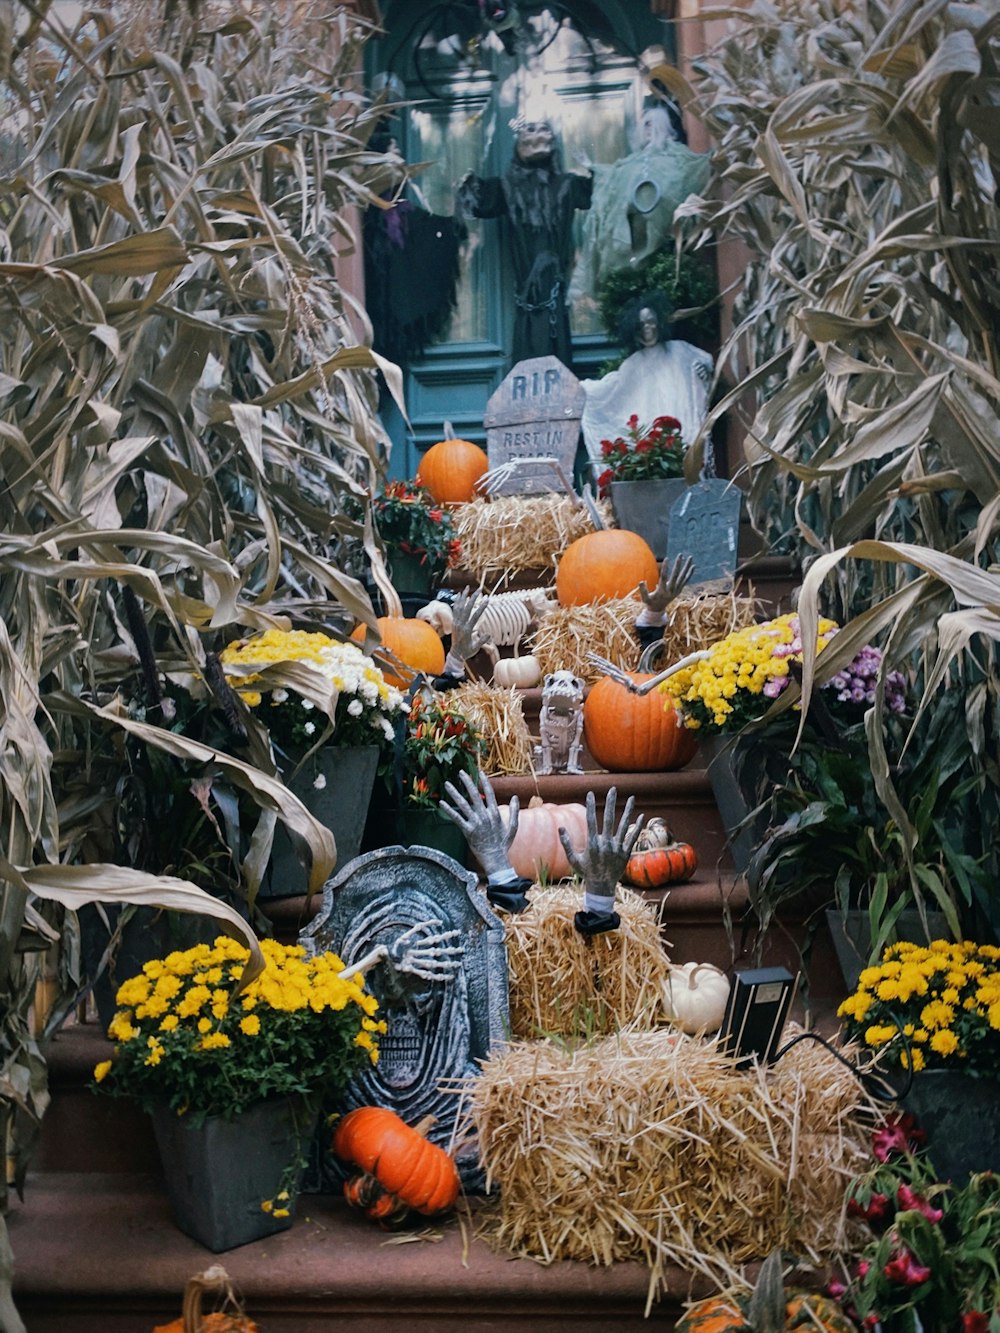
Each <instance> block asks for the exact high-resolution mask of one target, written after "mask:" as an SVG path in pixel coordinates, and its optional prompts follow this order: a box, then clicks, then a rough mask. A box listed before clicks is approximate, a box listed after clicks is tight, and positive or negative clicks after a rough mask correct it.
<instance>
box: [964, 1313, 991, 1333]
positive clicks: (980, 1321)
mask: <svg viewBox="0 0 1000 1333" xmlns="http://www.w3.org/2000/svg"><path fill="white" fill-rule="evenodd" d="M962 1333H990V1317H989V1315H988V1314H983V1313H982V1312H981V1311H979V1310H970V1311H969V1312H968V1314H964V1315H962Z"/></svg>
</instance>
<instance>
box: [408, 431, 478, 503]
mask: <svg viewBox="0 0 1000 1333" xmlns="http://www.w3.org/2000/svg"><path fill="white" fill-rule="evenodd" d="M444 429H445V434H446V435H448V436H450V437H453V436H454V430H453V429H452V425H451V422H450V421H446V422H445V423H444ZM489 466H490V464H489V459H488V458H487V457H486V454H485V453H484V452H483V450H482V449H480V447H479V445H478V444H473V443H472V441H471V440H456V439H454V438H449V439H447V440H439V441H438V442H437V444H432V445H431V447H430V448H429V449H428V450H427V452H426V453H425V454H424V456H423V458H421V460H420V467H419V469H418V470H417V481H418V483H419V484H420V485H421V486H425V487H426V488H427V490H429V491H430V493H431V495H433V497H434V499H435V500H437V502H438V504H463V503H465V502H466V501H468V500H472V499H474V498H475V494H476V483H477V482H478V481H479V479H480V477H481V476H482V475H483V474H484V473H485V472H487V471H489Z"/></svg>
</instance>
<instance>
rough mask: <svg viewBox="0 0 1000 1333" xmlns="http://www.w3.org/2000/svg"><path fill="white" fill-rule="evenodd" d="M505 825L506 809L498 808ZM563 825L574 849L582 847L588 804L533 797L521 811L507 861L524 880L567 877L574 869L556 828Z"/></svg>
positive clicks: (584, 839) (505, 807)
mask: <svg viewBox="0 0 1000 1333" xmlns="http://www.w3.org/2000/svg"><path fill="white" fill-rule="evenodd" d="M500 815H501V817H502V819H503V821H504V823H505V824H506V823H507V822H508V818H509V808H508V807H507V806H506V805H502V806H501V807H500ZM561 828H564V829H565V830H566V833H567V835H568V836H569V840H570V844H571V845H572V847H573V848H574V850H582V849H583V848H584V847H585V846H586V843H587V807H586V806H584V805H580V804H579V803H578V802H568V803H567V804H566V805H556V804H554V803H553V802H552V801H542V800H541V799H540V798H539V797H537V796H533V797H532V798H531V803H530V804H529V805H528V806H526V807H525V808H524V809H523V810H522V811H521V813H520V815H519V817H518V821H517V832H516V833H515V835H514V841H513V842H512V843H511V845H510V851H509V852H508V856H509V858H510V863H511V865H512V866H513V867H514V869H515V870H516V871H517V873H518V874H519V875H522V876H523V877H524V878H525V879H530V880H538V879H539V878H541V876H542V875H544V876H545V877H546V878H547V879H549V880H554V879H567V878H568V877H569V876H570V875H572V874H573V873H574V872H573V868H572V866H571V865H570V863H569V861H568V860H567V859H566V853H565V852H564V851H563V845H562V843H561V842H560V841H559V830H560V829H561Z"/></svg>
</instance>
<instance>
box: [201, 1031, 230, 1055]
mask: <svg viewBox="0 0 1000 1333" xmlns="http://www.w3.org/2000/svg"><path fill="white" fill-rule="evenodd" d="M231 1044H232V1043H231V1042H230V1040H229V1038H228V1037H227V1036H226V1034H225V1033H224V1032H210V1033H209V1034H208V1036H207V1037H202V1039H201V1041H200V1042H199V1043H198V1049H199V1050H200V1051H221V1050H225V1048H226V1047H227V1046H230V1045H231Z"/></svg>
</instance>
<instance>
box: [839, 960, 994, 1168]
mask: <svg viewBox="0 0 1000 1333" xmlns="http://www.w3.org/2000/svg"><path fill="white" fill-rule="evenodd" d="M838 1015H839V1016H840V1017H841V1018H842V1019H843V1020H844V1027H845V1030H846V1033H847V1035H848V1036H849V1037H852V1038H854V1039H855V1040H857V1041H858V1042H860V1043H862V1044H863V1045H865V1046H867V1047H869V1048H870V1049H872V1050H875V1051H877V1052H879V1055H880V1061H879V1063H880V1065H881V1067H882V1069H883V1070H884V1071H890V1072H891V1071H894V1070H898V1071H900V1072H901V1074H902V1075H903V1076H904V1077H905V1081H906V1083H907V1084H908V1086H905V1087H904V1090H903V1091H902V1092H901V1094H900V1095H901V1099H902V1101H903V1104H904V1106H905V1107H906V1108H907V1109H908V1110H909V1111H911V1112H913V1113H914V1114H915V1115H916V1117H917V1118H918V1120H919V1121H920V1123H921V1125H922V1126H923V1127H924V1129H925V1130H926V1131H927V1133H928V1139H929V1145H928V1150H929V1153H930V1157H931V1160H932V1162H933V1163H934V1165H935V1167H936V1168H937V1170H938V1171H939V1172H940V1173H941V1175H942V1176H943V1177H954V1178H956V1179H959V1178H964V1177H966V1176H968V1174H969V1173H970V1171H972V1170H1000V1121H998V1120H997V1115H996V1107H997V1102H998V1100H1000V947H997V946H996V945H992V944H976V943H973V942H972V941H970V940H964V941H962V942H961V943H953V942H950V941H948V940H935V941H933V943H931V944H929V945H926V946H924V945H919V944H910V943H905V942H904V943H898V944H891V945H889V946H888V947H887V948H886V949H885V950H884V951H883V953H882V957H881V960H880V962H879V963H878V964H877V965H876V966H875V967H868V968H865V969H864V970H863V971H862V973H861V976H860V978H859V981H858V986H857V989H856V990H855V991H854V992H853V994H851V995H849V996H848V997H847V999H846V1000H844V1002H843V1003H842V1004H841V1006H840V1008H839V1010H838Z"/></svg>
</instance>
